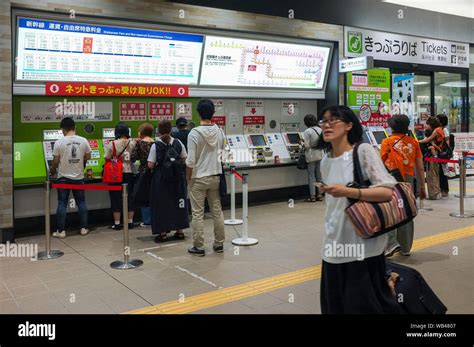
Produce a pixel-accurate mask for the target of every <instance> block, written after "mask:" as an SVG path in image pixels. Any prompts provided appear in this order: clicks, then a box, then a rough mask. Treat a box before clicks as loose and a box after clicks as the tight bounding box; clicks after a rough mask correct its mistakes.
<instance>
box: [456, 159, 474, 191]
mask: <svg viewBox="0 0 474 347" xmlns="http://www.w3.org/2000/svg"><path fill="white" fill-rule="evenodd" d="M467 153H468V152H462V157H463V158H464V160H466V157H467ZM464 165H466V162H465V163H464ZM459 171H460V172H459V179H461V168H459ZM466 182H467V179H464V199H472V198H474V195H472V194H468V193H467V183H466ZM461 195H462V194H461V191H460V192H459V194H456V195H454V196H455V197H456V198H460V197H461Z"/></svg>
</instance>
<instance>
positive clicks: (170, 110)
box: [148, 102, 174, 120]
mask: <svg viewBox="0 0 474 347" xmlns="http://www.w3.org/2000/svg"><path fill="white" fill-rule="evenodd" d="M148 115H149V117H148V118H149V119H150V120H173V116H174V103H173V102H150V103H148Z"/></svg>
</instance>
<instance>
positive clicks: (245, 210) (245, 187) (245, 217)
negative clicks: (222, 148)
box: [231, 167, 258, 246]
mask: <svg viewBox="0 0 474 347" xmlns="http://www.w3.org/2000/svg"><path fill="white" fill-rule="evenodd" d="M231 175H232V176H233V177H234V180H235V178H237V179H238V180H239V181H241V182H242V236H241V237H238V238H235V239H233V240H232V244H234V245H237V246H253V245H256V244H257V243H258V240H257V239H254V238H252V237H249V236H248V232H249V230H248V228H249V227H248V223H249V206H248V205H249V203H248V194H249V174H248V173H242V174H241V173H239V172H237V170H236V169H235V167H233V168H232V170H231ZM234 182H235V181H234ZM234 194H235V186H234ZM234 204H235V201H234ZM234 206H235V205H234ZM234 213H235V210H234ZM234 216H235V214H234Z"/></svg>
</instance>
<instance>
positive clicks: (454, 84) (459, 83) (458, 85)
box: [439, 81, 474, 88]
mask: <svg viewBox="0 0 474 347" xmlns="http://www.w3.org/2000/svg"><path fill="white" fill-rule="evenodd" d="M473 83H474V81H469V85H470V86H472V85H473ZM439 86H440V87H449V88H466V82H465V81H455V82H446V83H442V84H440V85H439Z"/></svg>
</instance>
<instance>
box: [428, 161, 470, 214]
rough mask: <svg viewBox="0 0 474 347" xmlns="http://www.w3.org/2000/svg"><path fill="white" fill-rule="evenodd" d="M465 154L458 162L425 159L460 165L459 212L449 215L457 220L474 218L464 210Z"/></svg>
mask: <svg viewBox="0 0 474 347" xmlns="http://www.w3.org/2000/svg"><path fill="white" fill-rule="evenodd" d="M467 153H468V152H463V154H462V156H461V157H460V158H459V159H458V160H454V159H440V158H425V161H428V162H434V163H443V164H446V163H455V164H459V170H460V173H459V212H457V211H454V212H451V213H450V214H449V215H450V216H451V217H456V218H471V217H474V213H471V212H466V211H465V210H464V198H465V196H466V154H467Z"/></svg>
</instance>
